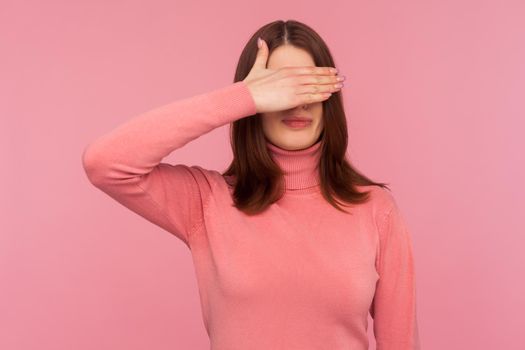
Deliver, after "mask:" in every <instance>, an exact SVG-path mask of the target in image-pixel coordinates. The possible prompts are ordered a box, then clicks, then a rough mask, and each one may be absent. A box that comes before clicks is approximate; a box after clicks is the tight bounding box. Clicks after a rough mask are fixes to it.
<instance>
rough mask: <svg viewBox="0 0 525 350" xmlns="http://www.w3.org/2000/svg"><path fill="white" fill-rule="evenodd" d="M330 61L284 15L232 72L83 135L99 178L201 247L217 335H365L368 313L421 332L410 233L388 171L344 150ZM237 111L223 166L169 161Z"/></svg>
mask: <svg viewBox="0 0 525 350" xmlns="http://www.w3.org/2000/svg"><path fill="white" fill-rule="evenodd" d="M259 37H260V38H262V40H258V38H259ZM333 68H334V61H333V59H332V57H331V55H330V53H329V50H328V48H327V46H326V44H325V43H324V41H323V40H322V39H321V38H320V36H319V35H318V34H317V33H315V32H314V31H313V30H312V29H311V28H310V27H308V26H307V25H305V24H303V23H300V22H297V21H293V20H289V21H286V22H284V21H275V22H272V23H269V24H267V25H265V26H263V27H262V28H260V29H259V30H258V31H257V32H256V33H255V34H254V35H253V36H252V38H251V39H250V40H249V42H248V43H247V45H246V47H245V48H244V50H243V52H242V54H241V57H240V60H239V63H238V66H237V71H236V74H235V79H234V83H232V84H229V85H227V86H224V87H221V88H219V89H216V90H213V91H210V92H207V93H203V94H200V95H196V96H193V97H190V98H186V99H181V100H178V101H174V102H172V103H170V104H167V105H164V106H161V107H158V108H156V109H153V110H151V111H148V112H145V113H142V114H141V115H138V116H136V117H135V118H132V119H130V120H129V121H127V122H126V123H124V124H123V125H120V126H119V127H118V128H116V129H115V130H113V131H112V132H110V133H108V134H106V135H104V136H102V137H100V138H99V139H98V140H96V141H94V142H93V143H92V144H90V145H89V146H88V147H87V148H86V149H85V150H84V153H83V166H84V168H85V171H86V173H87V175H88V177H89V180H90V181H91V182H92V183H93V184H94V185H95V186H96V187H98V188H99V189H101V190H102V191H104V192H105V193H107V194H108V195H109V196H111V197H112V198H114V199H115V200H117V201H118V202H120V203H122V204H123V205H124V206H126V207H127V208H129V209H131V210H132V211H134V212H136V213H138V214H139V215H141V216H143V217H144V218H146V219H147V220H149V221H151V222H152V223H154V224H156V225H158V226H160V227H162V228H164V229H165V230H167V231H168V232H170V233H172V234H173V235H175V236H176V237H178V238H179V239H180V240H182V241H183V242H184V243H185V244H186V245H187V246H188V248H189V249H190V250H191V254H192V257H193V262H194V265H195V271H196V274H197V281H198V286H199V290H200V301H201V305H202V311H203V317H204V324H205V327H206V331H207V333H208V335H209V337H210V342H211V348H212V349H215V350H237V349H239V350H240V349H242V350H247V349H249V350H256V349H265V350H268V349H272V350H276V349H286V350H290V349H301V350H308V349H312V350H313V349H315V350H320V349H323V350H324V349H329V350H338V349H341V350H342V349H353V350H360V349H367V348H368V339H367V327H368V326H367V316H368V313H369V312H370V314H371V316H372V317H373V320H374V335H375V338H376V344H377V349H379V350H381V349H383V350H387V349H388V350H393V349H399V350H401V349H419V347H420V344H419V336H418V327H417V317H416V292H415V273H414V261H413V255H412V242H411V238H410V235H409V233H408V230H407V226H406V225H405V223H404V221H403V218H402V215H401V212H400V210H399V208H398V206H397V205H396V202H395V199H394V197H393V196H392V194H391V193H390V192H389V190H388V187H387V186H386V184H383V183H376V182H373V181H371V180H370V179H368V178H367V177H365V176H364V175H362V174H360V173H359V172H358V171H357V170H356V169H355V168H354V167H352V166H351V165H350V163H349V161H348V160H347V159H346V149H347V138H348V136H347V127H346V118H345V113H344V110H343V104H342V99H341V85H337V84H339V83H341V82H342V81H343V80H344V77H341V75H340V74H337V73H336V72H335V71H334V70H333ZM228 123H230V124H231V144H232V148H233V155H234V159H233V161H232V163H231V165H230V166H229V168H228V169H227V170H226V171H225V172H224V173H220V172H217V171H215V170H210V169H205V168H203V167H201V166H198V165H192V166H188V165H184V164H176V165H172V164H168V163H162V162H161V161H162V159H163V158H164V157H166V156H167V155H169V154H170V153H171V152H173V151H175V150H177V149H179V148H181V147H183V146H184V145H185V144H187V143H188V142H190V141H192V140H194V139H196V138H197V137H199V136H201V135H203V134H205V133H207V132H209V131H211V130H213V129H214V128H217V127H220V126H223V125H225V124H228ZM343 206H345V207H347V209H344V208H343Z"/></svg>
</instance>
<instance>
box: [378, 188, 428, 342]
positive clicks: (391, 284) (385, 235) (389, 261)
mask: <svg viewBox="0 0 525 350" xmlns="http://www.w3.org/2000/svg"><path fill="white" fill-rule="evenodd" d="M391 198H392V199H393V197H391ZM378 229H379V240H380V248H379V254H378V258H377V260H376V269H377V271H378V273H379V281H378V282H377V286H376V293H375V296H374V300H373V303H372V306H371V309H370V314H371V316H372V318H373V319H374V335H375V339H376V349H377V350H419V349H420V346H421V345H420V340H419V333H418V324H417V310H416V283H415V282H416V279H415V268H414V258H413V250H412V241H411V237H410V235H409V232H408V230H407V226H406V224H405V222H404V220H403V217H402V215H401V212H400V210H399V208H398V206H397V205H396V203H395V200H392V201H391V206H390V207H389V209H387V211H386V214H385V215H384V216H383V218H382V219H381V222H379V224H378Z"/></svg>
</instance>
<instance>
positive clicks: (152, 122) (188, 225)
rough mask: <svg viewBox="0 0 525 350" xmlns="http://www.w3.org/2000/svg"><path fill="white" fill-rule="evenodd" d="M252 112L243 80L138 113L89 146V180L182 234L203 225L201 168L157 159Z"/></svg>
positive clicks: (86, 154) (85, 163) (185, 236)
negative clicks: (162, 161)
mask: <svg viewBox="0 0 525 350" xmlns="http://www.w3.org/2000/svg"><path fill="white" fill-rule="evenodd" d="M255 113H256V106H255V102H254V100H253V98H252V95H251V94H250V90H249V89H248V87H247V85H246V84H245V83H244V82H243V81H239V82H236V83H233V84H230V85H228V86H225V87H222V88H219V89H216V90H213V91H211V92H207V93H203V94H199V95H196V96H192V97H190V98H186V99H181V100H178V101H175V102H172V103H170V104H167V105H164V106H161V107H158V108H155V109H153V110H151V111H148V112H145V113H142V114H140V115H138V116H136V117H134V118H132V119H130V120H129V121H127V122H125V123H124V124H122V125H120V126H118V127H117V128H116V129H114V130H113V131H111V132H109V133H107V134H105V135H103V136H101V137H100V138H98V139H97V140H95V141H94V142H92V143H91V144H89V145H88V146H87V147H86V148H85V149H84V152H83V154H82V164H83V167H84V169H85V172H86V174H87V176H88V178H89V180H90V182H91V183H92V184H93V185H95V186H96V187H97V188H99V189H100V190H102V191H103V192H105V193H106V194H108V195H109V196H111V197H112V198H114V199H115V200H116V201H118V202H120V203H121V204H123V205H124V206H126V207H127V208H129V209H131V210H132V211H134V212H135V213H137V214H139V215H141V216H142V217H144V218H146V219H147V220H149V221H151V222H152V223H154V224H156V225H158V226H160V227H162V228H164V229H165V230H167V231H168V232H171V233H173V234H174V235H175V236H177V237H178V238H180V239H181V240H183V241H184V243H186V245H188V247H189V241H188V240H189V236H190V235H191V234H192V232H193V230H194V229H196V228H198V227H199V225H201V224H202V223H203V208H202V206H203V204H204V203H205V201H206V199H207V196H208V195H209V191H208V188H207V187H206V184H207V181H206V179H205V177H204V172H206V170H205V169H202V168H201V167H199V166H191V167H189V166H186V165H184V164H177V165H171V164H167V163H161V160H162V159H163V158H164V157H166V156H167V155H169V154H170V153H171V152H173V151H174V150H176V149H178V148H181V147H183V146H184V145H185V144H187V143H188V142H190V141H192V140H194V139H196V138H197V137H199V136H201V135H203V134H205V133H207V132H209V131H211V130H212V129H214V128H217V127H219V126H222V125H224V124H227V123H230V122H233V121H235V120H237V119H239V118H243V117H246V116H249V115H253V114H255Z"/></svg>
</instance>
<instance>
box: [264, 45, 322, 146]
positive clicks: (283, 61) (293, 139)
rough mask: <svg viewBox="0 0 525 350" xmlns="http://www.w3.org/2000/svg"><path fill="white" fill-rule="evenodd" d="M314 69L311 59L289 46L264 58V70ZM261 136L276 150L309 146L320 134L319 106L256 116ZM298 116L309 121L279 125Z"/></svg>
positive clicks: (301, 51)
mask: <svg viewBox="0 0 525 350" xmlns="http://www.w3.org/2000/svg"><path fill="white" fill-rule="evenodd" d="M286 66H315V64H314V60H313V58H312V56H311V55H310V54H309V53H308V51H305V50H303V49H299V48H296V47H294V46H291V45H282V46H279V47H278V48H276V49H275V50H274V51H273V52H272V54H271V55H270V57H269V58H268V64H267V67H268V68H269V69H278V68H281V67H286ZM260 116H261V118H262V127H263V131H264V135H265V137H266V139H267V140H268V141H270V143H272V144H274V145H276V146H277V147H280V148H283V149H286V150H290V151H294V150H300V149H304V148H307V147H310V146H311V145H313V144H314V143H315V142H316V141H317V139H318V138H319V136H320V135H321V132H322V131H323V102H322V101H321V102H315V103H311V104H306V105H299V106H297V107H295V108H292V109H287V110H282V111H277V112H269V113H260ZM289 116H302V117H307V118H310V119H312V122H311V123H309V124H307V125H306V126H300V127H297V126H296V127H294V126H293V125H287V124H286V123H284V122H283V119H284V118H285V117H289Z"/></svg>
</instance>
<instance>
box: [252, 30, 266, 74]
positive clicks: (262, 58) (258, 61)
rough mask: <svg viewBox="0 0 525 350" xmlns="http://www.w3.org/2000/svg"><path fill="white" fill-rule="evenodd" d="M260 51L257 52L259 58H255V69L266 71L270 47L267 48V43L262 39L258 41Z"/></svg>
mask: <svg viewBox="0 0 525 350" xmlns="http://www.w3.org/2000/svg"><path fill="white" fill-rule="evenodd" d="M257 43H258V46H259V50H257V56H256V57H255V62H254V64H253V66H254V67H257V68H259V69H266V63H267V61H268V46H266V41H264V40H263V39H261V38H260V37H259V38H258V39H257Z"/></svg>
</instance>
